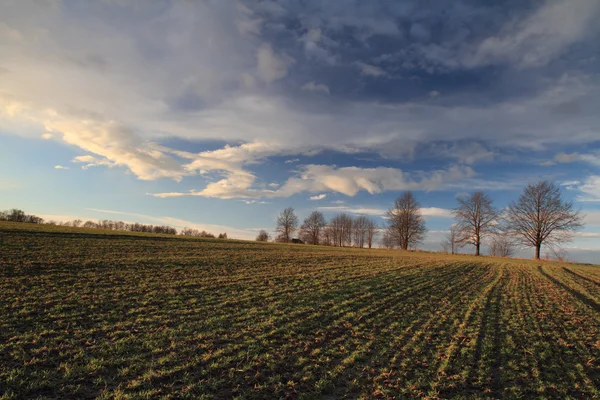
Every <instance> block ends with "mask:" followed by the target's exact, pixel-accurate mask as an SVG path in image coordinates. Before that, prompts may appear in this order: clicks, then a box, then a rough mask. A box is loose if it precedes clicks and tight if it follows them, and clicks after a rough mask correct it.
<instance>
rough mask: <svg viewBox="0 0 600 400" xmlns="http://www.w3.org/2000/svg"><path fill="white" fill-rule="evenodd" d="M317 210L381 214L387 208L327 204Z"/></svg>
mask: <svg viewBox="0 0 600 400" xmlns="http://www.w3.org/2000/svg"><path fill="white" fill-rule="evenodd" d="M318 209H319V210H321V211H325V212H345V213H349V214H357V215H374V216H383V215H385V214H386V212H387V210H385V209H383V208H363V207H350V206H327V207H318Z"/></svg>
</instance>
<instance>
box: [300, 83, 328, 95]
mask: <svg viewBox="0 0 600 400" xmlns="http://www.w3.org/2000/svg"><path fill="white" fill-rule="evenodd" d="M302 90H306V91H309V92H316V93H325V94H329V87H328V86H327V85H324V84H322V83H315V82H308V83H306V84H304V85H303V86H302Z"/></svg>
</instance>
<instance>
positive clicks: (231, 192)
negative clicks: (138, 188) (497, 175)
mask: <svg viewBox="0 0 600 400" xmlns="http://www.w3.org/2000/svg"><path fill="white" fill-rule="evenodd" d="M474 174H475V173H474V171H473V170H472V169H471V168H469V167H465V166H452V167H450V168H448V169H447V170H437V171H432V172H427V173H425V172H423V173H420V174H418V175H419V179H414V178H413V177H412V175H414V174H406V173H403V171H402V170H400V169H396V168H385V167H379V168H358V167H343V168H336V167H335V166H331V165H305V166H303V167H302V170H301V171H300V174H299V176H294V177H291V178H289V179H288V180H287V182H286V183H285V184H284V185H283V186H281V188H279V189H277V190H267V189H256V188H253V187H252V185H253V184H254V181H255V179H256V178H255V177H254V175H252V174H250V173H248V172H245V171H242V170H236V171H234V170H232V171H228V173H227V178H226V179H222V180H220V181H218V182H213V183H209V184H208V185H207V186H206V188H205V189H203V190H202V191H190V192H171V193H157V194H154V196H156V197H163V198H165V197H181V196H202V197H216V198H222V199H230V198H263V197H264V198H274V197H289V196H291V195H294V194H298V193H302V192H311V193H315V192H324V191H333V192H338V193H341V194H344V195H346V196H350V197H353V196H355V195H356V194H357V193H358V192H360V191H366V192H368V193H370V194H375V193H381V192H387V191H399V190H435V189H439V188H440V187H442V186H443V185H445V184H447V183H450V182H454V181H457V180H461V179H464V178H468V177H472V176H474Z"/></svg>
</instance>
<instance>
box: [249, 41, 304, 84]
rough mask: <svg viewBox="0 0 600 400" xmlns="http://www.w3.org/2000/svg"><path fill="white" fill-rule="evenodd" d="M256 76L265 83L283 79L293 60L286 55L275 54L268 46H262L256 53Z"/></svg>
mask: <svg viewBox="0 0 600 400" xmlns="http://www.w3.org/2000/svg"><path fill="white" fill-rule="evenodd" d="M256 58H257V59H258V67H257V68H258V76H259V78H260V79H262V80H263V81H265V82H267V83H271V82H274V81H277V80H279V79H282V78H284V77H285V76H286V75H287V74H288V68H289V67H291V66H292V65H293V64H294V62H295V60H294V59H293V58H292V57H290V56H288V55H286V54H276V53H275V52H274V51H273V49H272V48H271V46H270V45H268V44H264V45H262V46H261V47H260V48H259V49H258V51H257V53H256Z"/></svg>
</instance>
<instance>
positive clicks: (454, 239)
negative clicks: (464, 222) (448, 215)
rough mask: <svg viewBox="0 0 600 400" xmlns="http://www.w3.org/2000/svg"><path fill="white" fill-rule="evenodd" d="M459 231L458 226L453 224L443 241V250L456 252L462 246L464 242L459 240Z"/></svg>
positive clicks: (451, 252)
mask: <svg viewBox="0 0 600 400" xmlns="http://www.w3.org/2000/svg"><path fill="white" fill-rule="evenodd" d="M459 233H460V232H459V231H458V227H457V226H456V225H455V224H453V225H452V226H451V227H450V231H449V232H448V233H447V234H446V236H445V238H444V240H443V241H442V250H443V251H444V253H450V254H456V253H457V252H458V249H460V248H461V247H462V244H461V243H460V242H459Z"/></svg>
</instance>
